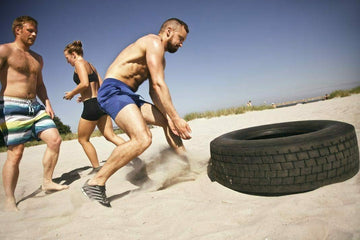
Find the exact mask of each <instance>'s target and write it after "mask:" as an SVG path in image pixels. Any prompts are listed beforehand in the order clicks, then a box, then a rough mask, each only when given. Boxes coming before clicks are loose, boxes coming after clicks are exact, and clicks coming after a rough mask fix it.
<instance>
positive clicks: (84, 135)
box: [78, 118, 99, 168]
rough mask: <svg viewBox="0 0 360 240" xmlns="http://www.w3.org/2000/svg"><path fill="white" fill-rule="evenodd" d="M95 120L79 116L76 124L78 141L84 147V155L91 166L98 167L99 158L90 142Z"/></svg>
mask: <svg viewBox="0 0 360 240" xmlns="http://www.w3.org/2000/svg"><path fill="white" fill-rule="evenodd" d="M96 124H97V121H89V120H85V119H83V118H80V121H79V126H78V141H79V143H80V144H81V146H82V148H83V149H84V151H85V153H86V156H87V157H88V158H89V160H90V162H91V165H92V167H93V168H97V167H99V160H98V157H97V153H96V150H95V148H94V146H93V145H92V143H91V142H90V136H91V134H92V132H93V131H94V129H95V126H96Z"/></svg>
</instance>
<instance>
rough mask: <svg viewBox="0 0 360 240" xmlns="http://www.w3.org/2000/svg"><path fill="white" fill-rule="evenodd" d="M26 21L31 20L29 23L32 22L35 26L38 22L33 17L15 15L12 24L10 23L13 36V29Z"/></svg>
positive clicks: (21, 25)
mask: <svg viewBox="0 0 360 240" xmlns="http://www.w3.org/2000/svg"><path fill="white" fill-rule="evenodd" d="M26 22H31V23H33V24H34V25H35V26H36V27H37V25H38V22H37V21H36V20H35V19H34V18H32V17H30V16H20V17H17V18H16V19H15V20H14V22H13V24H12V31H13V34H14V36H15V29H16V28H17V27H21V28H22V27H23V25H24V23H26Z"/></svg>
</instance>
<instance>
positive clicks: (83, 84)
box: [64, 41, 125, 172]
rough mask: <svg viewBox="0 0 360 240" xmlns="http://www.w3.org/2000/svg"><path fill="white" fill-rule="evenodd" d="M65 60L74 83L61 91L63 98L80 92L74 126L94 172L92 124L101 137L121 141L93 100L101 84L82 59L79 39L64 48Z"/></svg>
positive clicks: (108, 118) (87, 63) (95, 98)
mask: <svg viewBox="0 0 360 240" xmlns="http://www.w3.org/2000/svg"><path fill="white" fill-rule="evenodd" d="M64 55H65V58H66V60H67V62H68V63H69V64H70V65H71V66H73V67H74V68H75V71H74V77H73V79H74V82H75V83H76V84H77V86H76V87H75V88H74V89H73V90H72V91H69V92H65V96H64V99H66V100H71V99H72V98H73V97H74V96H75V95H76V94H78V93H80V95H81V97H79V99H78V102H83V103H84V108H83V112H82V114H81V118H80V121H79V125H78V141H79V143H80V144H81V146H82V147H83V149H84V151H85V153H86V155H87V157H88V158H89V160H90V162H91V165H92V167H93V170H94V172H97V171H98V170H99V169H100V165H99V160H98V157H97V153H96V150H95V148H94V146H93V145H92V144H91V142H90V136H91V133H92V132H93V131H94V129H95V126H97V127H98V129H99V130H100V131H101V133H102V134H103V135H104V137H105V139H106V140H108V141H110V142H112V143H114V144H115V145H120V144H121V143H124V142H125V141H124V140H123V139H122V138H121V137H119V136H117V135H116V134H115V133H114V131H113V126H112V122H111V118H110V117H109V116H108V115H106V113H105V112H103V111H102V110H101V108H100V106H99V104H98V101H97V92H98V89H99V87H100V85H101V84H102V79H101V77H100V76H99V74H98V72H97V71H96V69H95V67H94V66H93V65H92V64H90V63H89V62H88V61H86V60H85V59H84V58H83V48H82V43H81V41H74V42H72V43H70V44H68V45H67V46H66V47H65V49H64Z"/></svg>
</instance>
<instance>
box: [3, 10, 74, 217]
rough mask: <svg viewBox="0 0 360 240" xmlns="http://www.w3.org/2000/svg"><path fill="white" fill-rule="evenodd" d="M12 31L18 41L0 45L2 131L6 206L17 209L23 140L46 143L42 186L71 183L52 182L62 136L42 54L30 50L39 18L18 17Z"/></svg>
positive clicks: (49, 188) (49, 187)
mask: <svg viewBox="0 0 360 240" xmlns="http://www.w3.org/2000/svg"><path fill="white" fill-rule="evenodd" d="M12 30H13V33H14V35H15V41H14V42H12V43H7V44H2V45H0V81H1V92H0V130H1V132H2V135H3V137H4V141H5V144H6V146H7V148H8V150H7V159H6V161H5V164H4V166H3V170H2V178H3V184H4V190H5V204H4V208H5V210H15V211H17V210H18V208H17V204H16V200H15V194H14V193H15V188H16V184H17V181H18V177H19V164H20V160H21V158H22V155H23V152H24V143H25V142H27V141H29V140H32V139H41V140H43V141H44V142H45V143H46V144H47V148H46V150H45V154H44V156H43V160H42V162H43V167H44V176H43V180H42V189H43V190H44V191H59V190H63V189H66V188H68V186H66V185H60V184H57V183H55V182H53V181H52V175H53V172H54V168H55V165H56V162H57V160H58V156H59V150H60V144H61V137H60V135H59V132H58V130H57V128H56V125H55V123H54V121H53V120H52V118H54V111H53V109H52V107H51V104H50V100H49V98H48V96H47V91H46V88H45V85H44V82H43V79H42V73H41V70H42V67H43V60H42V57H41V56H40V55H38V54H37V53H35V52H33V51H32V50H30V47H31V46H32V45H33V44H34V42H35V39H36V36H37V21H36V20H35V19H33V18H31V17H29V16H21V17H18V18H16V19H15V21H14V23H13V25H12ZM36 96H37V97H38V98H39V99H40V100H41V101H42V103H43V104H44V105H45V107H44V106H43V105H40V103H39V102H38V101H37V100H36Z"/></svg>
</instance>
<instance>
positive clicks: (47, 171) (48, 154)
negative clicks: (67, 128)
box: [39, 128, 69, 191]
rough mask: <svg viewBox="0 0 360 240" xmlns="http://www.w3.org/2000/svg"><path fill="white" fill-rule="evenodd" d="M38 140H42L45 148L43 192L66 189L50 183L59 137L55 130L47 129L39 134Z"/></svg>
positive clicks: (57, 153) (64, 186)
mask: <svg viewBox="0 0 360 240" xmlns="http://www.w3.org/2000/svg"><path fill="white" fill-rule="evenodd" d="M39 138H40V139H41V140H43V141H44V142H45V143H46V145H47V148H46V150H45V153H44V157H43V167H44V176H43V184H42V189H43V190H44V191H59V190H63V189H67V188H68V187H69V186H67V185H61V184H57V183H55V182H53V181H52V176H53V173H54V169H55V166H56V163H57V160H58V157H59V152H60V144H61V137H60V135H59V132H58V130H57V129H56V128H49V129H46V130H44V131H42V132H41V133H40V134H39Z"/></svg>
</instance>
